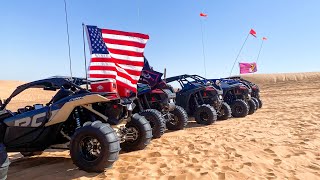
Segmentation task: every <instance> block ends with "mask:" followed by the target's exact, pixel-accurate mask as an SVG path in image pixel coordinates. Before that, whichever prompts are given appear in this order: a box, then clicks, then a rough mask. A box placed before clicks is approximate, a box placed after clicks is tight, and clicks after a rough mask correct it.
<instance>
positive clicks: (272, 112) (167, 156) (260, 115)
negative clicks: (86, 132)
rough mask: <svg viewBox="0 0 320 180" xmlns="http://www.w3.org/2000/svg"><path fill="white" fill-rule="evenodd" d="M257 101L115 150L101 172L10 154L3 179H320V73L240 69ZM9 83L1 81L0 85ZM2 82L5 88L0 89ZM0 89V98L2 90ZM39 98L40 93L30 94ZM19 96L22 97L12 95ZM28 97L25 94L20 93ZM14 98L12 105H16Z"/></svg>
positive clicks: (50, 154) (59, 158) (52, 156)
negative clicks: (135, 147) (257, 92)
mask: <svg viewBox="0 0 320 180" xmlns="http://www.w3.org/2000/svg"><path fill="white" fill-rule="evenodd" d="M243 77H244V78H246V79H249V80H253V81H254V82H255V83H257V84H258V85H259V86H261V87H262V89H261V98H262V100H263V102H264V105H263V108H262V109H260V110H258V111H257V112H256V113H255V114H253V115H251V116H247V117H246V118H233V119H231V120H227V121H219V122H217V123H216V124H214V125H210V126H200V125H197V124H196V123H195V122H194V121H192V119H190V123H189V125H188V128H186V129H185V130H182V131H176V132H168V133H166V134H164V136H163V137H161V138H160V139H156V140H153V141H152V143H151V144H150V145H149V146H148V147H147V148H146V149H145V150H142V151H137V152H131V153H121V155H120V158H119V160H118V161H117V162H116V163H115V164H114V166H113V167H112V168H111V169H108V170H106V171H105V172H104V173H100V174H96V173H91V174H89V173H86V172H84V171H81V170H79V169H77V167H76V166H75V165H73V164H72V161H71V159H70V156H69V152H68V151H54V150H47V151H46V152H44V154H42V155H40V156H36V157H32V158H22V157H21V155H20V153H9V157H10V160H11V161H12V164H11V166H10V168H9V174H8V177H9V179H52V177H54V179H164V180H165V179H170V180H173V179H178V180H180V179H206V180H207V179H219V180H223V179H236V180H239V179H240V180H241V179H292V180H295V179H308V180H309V179H320V152H319V149H320V96H319V93H320V73H291V74H287V73H286V74H269V75H266V74H253V75H245V76H243ZM15 83H16V82H5V81H0V88H3V87H2V86H6V88H9V86H13V85H14V84H15ZM6 88H5V89H6ZM0 90H1V91H0V96H1V97H3V93H6V92H3V91H2V89H0ZM30 97H31V98H33V99H34V100H37V99H40V100H41V99H43V98H44V95H41V94H39V93H37V94H34V93H33V94H30ZM19 100H21V101H23V98H21V99H19ZM26 102H27V103H29V102H30V100H29V99H28V100H26ZM17 105H18V104H17Z"/></svg>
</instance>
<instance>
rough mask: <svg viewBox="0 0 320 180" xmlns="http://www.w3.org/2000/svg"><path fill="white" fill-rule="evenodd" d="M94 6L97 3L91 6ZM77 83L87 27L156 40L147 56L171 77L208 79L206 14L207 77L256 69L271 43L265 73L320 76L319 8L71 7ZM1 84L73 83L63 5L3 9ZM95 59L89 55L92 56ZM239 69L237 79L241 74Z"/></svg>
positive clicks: (239, 4) (16, 4)
mask: <svg viewBox="0 0 320 180" xmlns="http://www.w3.org/2000/svg"><path fill="white" fill-rule="evenodd" d="M89 2H91V3H89ZM67 6H68V13H69V14H68V15H69V16H68V17H69V29H70V42H71V57H72V69H73V75H75V76H82V77H83V76H84V68H85V67H84V57H83V44H82V26H81V23H82V22H84V23H86V24H90V25H97V26H99V27H101V28H110V29H118V30H124V31H133V32H141V33H146V34H149V35H150V40H149V42H148V44H147V47H146V49H145V56H146V57H147V58H148V59H149V62H150V64H151V65H152V66H153V67H154V69H156V70H158V71H163V69H164V68H165V67H166V68H167V76H172V75H178V74H184V73H189V74H200V75H203V74H204V68H203V55H202V44H201V26H200V20H201V18H200V17H199V13H200V12H205V13H207V14H208V18H207V19H206V20H205V21H203V25H204V45H205V55H206V65H207V77H212V78H218V77H224V76H227V75H229V72H230V69H231V67H232V64H233V61H234V60H235V58H236V56H237V53H238V51H239V49H240V47H241V44H242V43H243V41H244V39H245V38H246V35H247V33H248V32H249V30H250V29H251V28H253V29H255V30H256V32H257V34H258V38H257V39H255V38H253V37H249V39H248V41H247V44H246V46H245V47H244V50H243V52H242V54H241V56H240V58H239V60H240V61H246V62H250V61H255V59H256V57H257V54H258V50H259V47H260V43H261V38H262V37H263V36H266V37H268V41H266V42H265V44H264V47H263V49H262V52H261V56H260V60H259V64H258V71H259V73H280V72H307V71H319V68H320V59H319V57H320V35H319V32H320V11H319V7H320V1H319V0H308V1H301V0H281V1H279V0H268V1H262V0H242V1H238V0H233V1H231V0H223V1H222V0H220V1H218V0H215V1H213V0H174V1H173V0H162V1H151V0H108V1H106V0H92V1H85V0H67ZM0 20H1V21H0V22H1V33H0V39H1V43H0V52H1V55H0V59H1V66H0V67H1V71H0V76H1V78H0V79H13V80H26V81H29V80H36V79H40V78H45V77H48V76H53V75H69V74H70V73H69V60H68V48H67V35H66V25H65V15H64V2H63V0H55V1H43V0H29V1H18V0H10V1H1V3H0ZM87 57H88V58H89V52H88V51H87ZM238 72H239V70H238V67H236V68H235V69H234V71H233V74H238Z"/></svg>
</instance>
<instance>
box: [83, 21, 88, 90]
mask: <svg viewBox="0 0 320 180" xmlns="http://www.w3.org/2000/svg"><path fill="white" fill-rule="evenodd" d="M85 26H86V25H85V24H84V23H82V39H83V56H84V70H85V73H86V88H87V90H88V89H89V87H88V69H87V56H86V54H87V53H86V41H85V36H84V31H85V30H84V29H85Z"/></svg>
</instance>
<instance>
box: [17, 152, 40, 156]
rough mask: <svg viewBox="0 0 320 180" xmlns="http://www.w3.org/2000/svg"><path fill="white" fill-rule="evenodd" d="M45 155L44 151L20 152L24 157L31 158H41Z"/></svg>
mask: <svg viewBox="0 0 320 180" xmlns="http://www.w3.org/2000/svg"><path fill="white" fill-rule="evenodd" d="M42 153H43V151H36V152H20V154H22V156H23V157H31V156H39V155H41V154H42Z"/></svg>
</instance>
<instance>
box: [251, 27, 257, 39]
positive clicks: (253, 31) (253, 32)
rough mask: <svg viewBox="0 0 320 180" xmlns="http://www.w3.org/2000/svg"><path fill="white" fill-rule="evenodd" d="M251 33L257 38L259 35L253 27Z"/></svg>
mask: <svg viewBox="0 0 320 180" xmlns="http://www.w3.org/2000/svg"><path fill="white" fill-rule="evenodd" d="M250 34H251V35H252V36H254V37H255V38H256V37H257V33H256V31H255V30H253V29H251V30H250Z"/></svg>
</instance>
